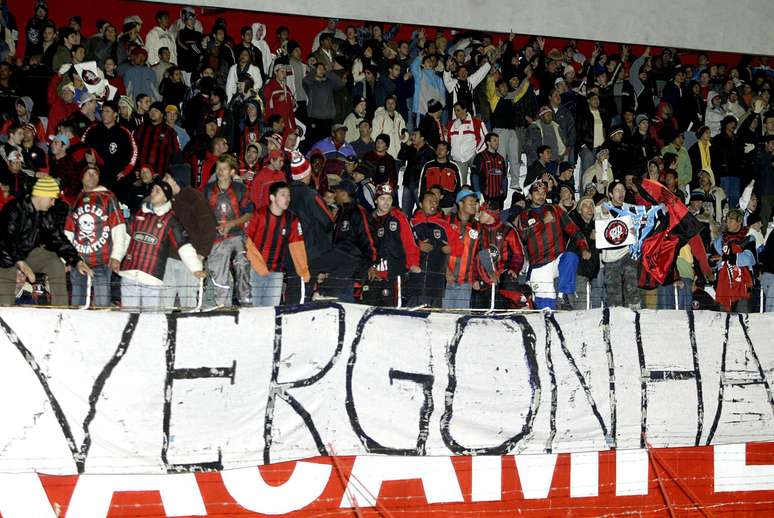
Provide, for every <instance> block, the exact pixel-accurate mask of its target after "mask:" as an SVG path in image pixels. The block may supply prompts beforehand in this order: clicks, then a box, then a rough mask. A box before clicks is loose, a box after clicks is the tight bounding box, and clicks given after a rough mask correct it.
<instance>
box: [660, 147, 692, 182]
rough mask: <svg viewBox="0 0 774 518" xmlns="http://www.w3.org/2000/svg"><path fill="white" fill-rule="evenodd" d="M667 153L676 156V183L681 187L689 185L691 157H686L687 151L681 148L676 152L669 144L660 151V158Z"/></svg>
mask: <svg viewBox="0 0 774 518" xmlns="http://www.w3.org/2000/svg"><path fill="white" fill-rule="evenodd" d="M667 153H672V154H674V155H677V183H678V184H679V185H680V186H681V187H682V186H683V185H688V184H689V183H691V179H692V178H693V168H692V167H691V157H690V156H688V149H686V147H685V146H683V147H681V148H680V150H678V149H677V148H676V147H675V145H674V144H669V145H668V146H664V147H663V148H662V149H661V156H664V155H666V154H667Z"/></svg>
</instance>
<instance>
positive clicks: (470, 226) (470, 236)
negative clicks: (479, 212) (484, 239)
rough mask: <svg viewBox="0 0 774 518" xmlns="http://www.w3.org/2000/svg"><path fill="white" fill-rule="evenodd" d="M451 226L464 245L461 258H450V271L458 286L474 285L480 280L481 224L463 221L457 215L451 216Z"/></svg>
mask: <svg viewBox="0 0 774 518" xmlns="http://www.w3.org/2000/svg"><path fill="white" fill-rule="evenodd" d="M449 225H450V226H451V228H452V230H453V231H454V232H457V235H459V237H460V241H461V243H462V247H461V252H460V255H459V256H450V257H449V271H450V272H451V273H452V275H453V276H454V282H456V283H457V284H473V283H474V282H476V281H477V280H478V268H477V264H478V252H479V251H480V250H481V224H480V223H479V222H478V221H475V220H472V219H471V220H469V221H462V220H461V219H460V218H459V217H458V216H457V215H456V214H451V215H450V216H449Z"/></svg>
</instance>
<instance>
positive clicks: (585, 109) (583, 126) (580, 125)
mask: <svg viewBox="0 0 774 518" xmlns="http://www.w3.org/2000/svg"><path fill="white" fill-rule="evenodd" d="M599 116H600V117H601V118H602V130H603V132H604V137H607V134H608V132H609V131H610V117H609V116H608V114H607V112H606V111H605V109H604V108H603V107H602V105H600V106H599ZM584 144H585V145H586V147H587V148H588V149H589V151H593V150H594V117H593V116H592V115H591V109H589V105H588V102H581V103H578V110H577V112H576V114H575V147H576V148H580V147H581V146H582V145H584Z"/></svg>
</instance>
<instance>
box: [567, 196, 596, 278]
mask: <svg viewBox="0 0 774 518" xmlns="http://www.w3.org/2000/svg"><path fill="white" fill-rule="evenodd" d="M568 216H570V219H571V220H572V222H573V223H575V224H576V225H578V228H580V229H581V232H583V237H585V238H586V243H588V245H589V252H591V258H590V259H584V258H583V257H581V251H580V249H579V248H578V246H577V245H576V244H575V240H574V239H572V240H570V242H569V243H568V244H567V251H568V252H574V253H575V254H577V255H578V259H579V263H578V275H581V276H583V277H586V278H587V279H589V280H593V279H596V277H597V275H599V250H597V247H596V244H595V243H596V241H595V240H594V239H592V238H591V234H592V232H594V220H593V219H592V220H591V221H589V222H588V223H586V222H585V221H584V220H583V218H582V217H581V215H580V214H579V213H578V212H577V211H575V210H572V211H570V212H569V213H568ZM578 288H579V289H580V286H579V287H578Z"/></svg>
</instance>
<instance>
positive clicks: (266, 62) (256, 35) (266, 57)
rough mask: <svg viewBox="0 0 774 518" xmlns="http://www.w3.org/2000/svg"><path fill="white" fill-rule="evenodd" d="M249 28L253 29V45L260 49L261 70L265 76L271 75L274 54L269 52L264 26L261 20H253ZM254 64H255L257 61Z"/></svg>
mask: <svg viewBox="0 0 774 518" xmlns="http://www.w3.org/2000/svg"><path fill="white" fill-rule="evenodd" d="M251 28H252V29H253V45H254V46H255V47H256V48H257V49H258V50H260V51H261V58H262V59H263V63H261V65H262V66H263V71H264V72H265V73H266V75H267V76H270V75H272V70H271V64H272V62H273V61H274V54H272V53H271V48H269V44H268V43H266V26H265V25H264V24H262V23H261V22H255V23H253V25H252V26H251ZM254 64H255V65H257V64H258V63H254Z"/></svg>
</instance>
